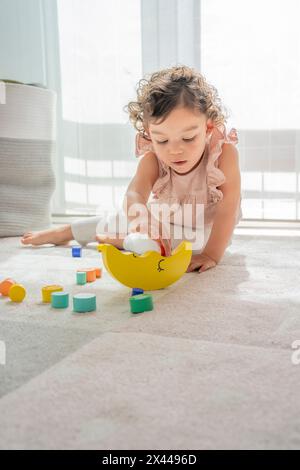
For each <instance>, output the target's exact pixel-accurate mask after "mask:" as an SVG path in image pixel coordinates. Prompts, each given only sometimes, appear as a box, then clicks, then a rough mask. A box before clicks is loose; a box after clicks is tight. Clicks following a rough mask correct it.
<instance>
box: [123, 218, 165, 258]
mask: <svg viewBox="0 0 300 470" xmlns="http://www.w3.org/2000/svg"><path fill="white" fill-rule="evenodd" d="M129 231H130V232H140V233H146V234H147V235H149V237H150V238H151V239H152V240H154V241H156V242H157V243H158V244H159V245H160V247H161V251H162V255H163V256H170V255H171V240H170V234H169V231H168V228H167V227H166V226H165V225H164V224H163V223H162V222H161V221H159V220H157V219H156V218H155V217H154V216H153V215H151V213H150V212H148V213H147V214H145V215H144V216H140V217H139V219H138V222H137V223H133V224H132V225H131V226H129Z"/></svg>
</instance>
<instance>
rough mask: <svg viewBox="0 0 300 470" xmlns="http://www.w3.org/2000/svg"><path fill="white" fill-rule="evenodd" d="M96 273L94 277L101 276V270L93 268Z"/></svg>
mask: <svg viewBox="0 0 300 470" xmlns="http://www.w3.org/2000/svg"><path fill="white" fill-rule="evenodd" d="M95 271H96V277H101V276H102V269H101V268H95Z"/></svg>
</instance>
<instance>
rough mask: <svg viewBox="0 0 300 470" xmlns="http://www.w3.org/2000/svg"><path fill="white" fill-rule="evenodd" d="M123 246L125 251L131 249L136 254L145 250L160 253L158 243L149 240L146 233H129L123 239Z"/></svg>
mask: <svg viewBox="0 0 300 470" xmlns="http://www.w3.org/2000/svg"><path fill="white" fill-rule="evenodd" d="M123 247H124V250H126V251H133V252H134V253H137V254H138V255H142V254H143V253H146V251H157V252H158V253H160V246H159V244H158V243H157V242H156V241H154V240H151V238H150V237H149V236H148V235H147V234H146V233H139V232H133V233H129V234H128V235H127V236H126V237H125V238H124V241H123Z"/></svg>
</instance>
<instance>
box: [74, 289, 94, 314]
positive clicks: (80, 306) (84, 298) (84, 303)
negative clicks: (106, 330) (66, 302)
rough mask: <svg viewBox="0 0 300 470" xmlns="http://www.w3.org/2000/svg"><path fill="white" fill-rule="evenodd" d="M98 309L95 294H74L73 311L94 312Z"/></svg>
mask: <svg viewBox="0 0 300 470" xmlns="http://www.w3.org/2000/svg"><path fill="white" fill-rule="evenodd" d="M94 310H96V295H95V294H87V293H82V294H75V295H74V296H73V311H74V312H77V313H86V312H93V311H94Z"/></svg>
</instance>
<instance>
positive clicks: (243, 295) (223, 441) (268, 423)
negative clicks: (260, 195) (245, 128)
mask: <svg viewBox="0 0 300 470" xmlns="http://www.w3.org/2000/svg"><path fill="white" fill-rule="evenodd" d="M299 249H300V239H299V237H296V236H294V237H281V238H279V237H275V236H274V237H266V236H265V237H259V236H242V235H235V236H234V239H233V244H232V246H231V247H230V248H228V250H227V253H226V255H225V256H224V258H223V260H222V262H221V263H220V264H219V265H218V266H217V267H216V268H214V269H212V270H209V271H207V272H206V273H202V274H198V273H190V274H185V275H184V277H183V278H182V279H180V281H178V282H177V283H176V284H174V285H173V286H171V287H169V288H168V289H165V290H162V291H155V292H153V298H154V304H155V309H154V310H153V311H152V312H146V313H143V314H140V315H132V314H131V313H130V310H129V302H128V298H129V295H130V290H129V289H127V288H126V287H124V286H121V285H120V284H118V283H117V282H116V281H114V280H113V279H112V278H111V277H110V276H109V275H108V273H106V272H105V273H104V276H103V278H102V279H100V280H97V281H96V282H95V283H94V284H90V285H86V286H76V284H75V271H76V269H78V268H79V267H89V266H94V265H99V261H101V259H100V255H99V254H98V252H97V251H96V249H95V245H90V246H89V247H88V248H86V249H84V251H83V258H81V259H77V258H72V257H71V254H70V248H67V247H50V246H45V247H36V248H33V247H22V246H21V245H20V244H19V239H18V238H7V239H1V241H0V279H2V278H4V277H8V276H11V277H13V278H15V279H16V280H17V281H18V282H20V283H23V284H24V285H25V286H26V288H27V290H28V295H27V297H26V299H25V300H24V302H23V303H22V304H12V303H10V302H9V301H8V300H7V298H0V340H1V341H4V342H5V344H6V365H5V366H4V365H1V364H0V397H1V398H0V417H1V426H0V448H1V449H15V448H18V449H36V448H42V449H84V448H91V449H143V448H144V449H203V448H204V449H215V448H217V449H228V448H234V449H238V448H246V449H261V448H267V449H270V448H276V449H282V448H289V449H292V448H299V447H300V424H299V423H300V400H299V390H300V365H294V364H293V363H292V361H291V356H292V353H293V350H292V347H291V345H292V343H293V341H295V340H300V289H299V270H300V250H299ZM54 282H55V283H62V284H63V285H64V287H65V290H68V291H69V292H70V293H75V292H82V291H89V292H95V293H96V294H97V304H98V310H97V312H95V313H91V314H87V315H76V314H73V313H72V311H71V308H69V309H67V310H66V311H56V310H52V309H51V308H50V307H49V306H48V305H42V304H41V298H40V288H41V286H42V285H44V284H51V283H54Z"/></svg>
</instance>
